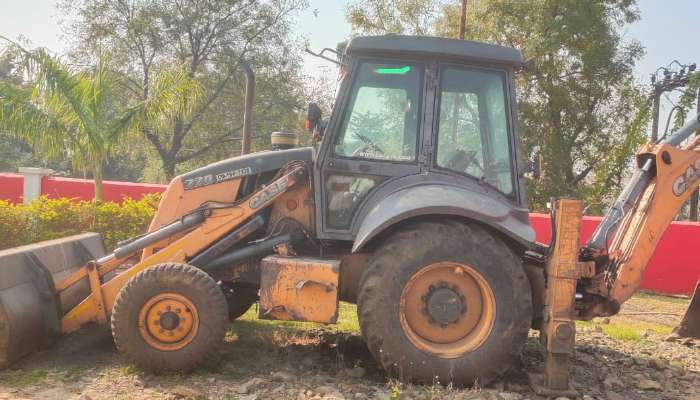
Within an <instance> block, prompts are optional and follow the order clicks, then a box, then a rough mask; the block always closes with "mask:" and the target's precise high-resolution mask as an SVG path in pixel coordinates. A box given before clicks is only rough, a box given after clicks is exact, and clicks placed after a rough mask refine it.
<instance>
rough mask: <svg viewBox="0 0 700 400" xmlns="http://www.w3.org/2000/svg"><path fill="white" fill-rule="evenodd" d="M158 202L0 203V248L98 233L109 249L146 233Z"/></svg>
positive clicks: (154, 199) (43, 200)
mask: <svg viewBox="0 0 700 400" xmlns="http://www.w3.org/2000/svg"><path fill="white" fill-rule="evenodd" d="M159 199H160V195H148V196H145V197H143V198H142V199H141V200H132V199H127V200H125V201H124V202H123V203H121V204H118V203H113V202H87V201H80V202H76V201H74V200H72V199H68V198H60V199H49V198H47V197H41V198H39V199H37V200H34V201H32V202H30V203H29V204H27V205H22V204H12V203H9V202H7V201H2V200H0V249H4V248H10V247H16V246H21V245H25V244H29V243H35V242H40V241H43V240H50V239H57V238H61V237H65V236H69V235H75V234H78V233H81V232H99V233H100V234H102V239H103V241H104V244H105V248H107V249H108V250H111V249H114V248H115V247H117V244H118V243H119V242H121V241H124V240H127V239H129V238H131V237H134V236H137V235H140V234H142V233H144V232H146V230H147V229H148V225H149V223H150V222H151V219H152V218H153V215H154V213H155V210H156V207H157V206H158V201H159Z"/></svg>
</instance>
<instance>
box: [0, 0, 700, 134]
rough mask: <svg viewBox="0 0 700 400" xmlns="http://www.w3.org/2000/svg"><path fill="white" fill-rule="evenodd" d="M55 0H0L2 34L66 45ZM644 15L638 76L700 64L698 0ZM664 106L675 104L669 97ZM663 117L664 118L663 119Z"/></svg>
mask: <svg viewBox="0 0 700 400" xmlns="http://www.w3.org/2000/svg"><path fill="white" fill-rule="evenodd" d="M581 1H585V0H581ZM55 3H56V0H0V34H2V35H5V36H8V37H10V38H13V39H16V38H17V37H18V36H19V35H24V36H25V37H27V38H28V39H29V40H31V41H32V43H33V44H35V45H37V46H44V47H47V48H49V49H51V50H52V51H54V52H59V53H60V52H62V51H63V50H64V49H65V44H64V41H63V40H62V38H61V36H62V34H61V27H60V19H61V17H60V15H59V13H58V11H57V10H56V7H55ZM346 4H347V1H340V0H336V1H333V0H310V2H309V7H308V9H307V10H305V11H303V12H302V13H301V14H300V15H299V16H298V18H297V23H296V27H295V31H296V33H297V34H298V35H300V36H302V37H305V38H306V39H307V40H308V43H309V47H310V48H312V49H315V50H320V49H322V48H324V47H331V48H333V47H335V45H336V43H338V42H340V41H342V40H344V39H346V38H347V37H348V36H349V35H350V25H349V24H348V23H347V22H346V21H345V15H344V14H345V7H346ZM638 4H639V9H640V12H641V16H642V18H641V21H639V22H637V23H635V24H633V25H631V26H629V27H627V28H625V32H624V34H625V37H627V38H629V39H636V40H639V41H640V42H641V43H642V44H643V45H644V47H645V48H646V54H645V56H644V57H643V58H642V60H640V62H639V63H638V65H637V67H636V71H635V75H636V77H637V78H638V79H639V80H640V81H642V82H644V83H647V82H649V75H650V74H651V73H652V72H653V71H654V70H656V69H657V68H658V67H660V66H666V65H668V64H669V63H670V62H671V61H673V60H674V59H677V60H678V61H680V62H681V63H691V62H698V63H699V64H700V40H698V36H699V35H698V31H697V27H696V24H697V16H698V15H700V1H699V0H638ZM304 63H305V65H304V69H305V70H306V72H307V73H308V74H310V75H317V74H323V73H327V69H324V68H323V67H324V66H327V63H326V62H324V61H321V60H318V59H316V58H314V57H311V56H307V57H305V58H304ZM665 106H666V107H665V108H666V109H668V108H670V105H669V104H668V103H667V102H666V104H665ZM662 121H663V119H662Z"/></svg>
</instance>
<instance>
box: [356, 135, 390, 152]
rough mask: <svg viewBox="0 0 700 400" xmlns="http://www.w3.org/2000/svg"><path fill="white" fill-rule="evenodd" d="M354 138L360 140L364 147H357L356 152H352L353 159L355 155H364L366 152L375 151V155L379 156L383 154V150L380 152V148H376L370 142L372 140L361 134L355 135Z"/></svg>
mask: <svg viewBox="0 0 700 400" xmlns="http://www.w3.org/2000/svg"><path fill="white" fill-rule="evenodd" d="M355 137H357V138H358V139H360V140H361V141H362V142H363V143H364V145H363V146H360V147H358V148H357V150H355V151H353V152H352V156H353V157H355V156H357V155H359V154H362V153H364V152H365V151H368V150H373V151H375V152H377V153H379V154H384V150H382V148H381V147H379V146H377V145H376V144H375V143H374V142H373V141H372V139H370V138H368V137H367V136H365V135H363V134H361V133H355Z"/></svg>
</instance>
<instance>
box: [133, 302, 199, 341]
mask: <svg viewBox="0 0 700 400" xmlns="http://www.w3.org/2000/svg"><path fill="white" fill-rule="evenodd" d="M198 327H199V316H198V314H197V309H196V308H195V306H194V304H193V303H192V302H191V301H190V300H189V299H188V298H186V297H185V296H182V295H180V294H177V293H160V294H157V295H155V296H153V297H151V298H150V299H149V300H148V301H147V302H146V303H145V304H144V305H143V307H141V311H140V312H139V332H140V333H141V337H142V338H143V339H144V340H145V341H146V343H148V344H149V345H150V346H151V347H154V348H156V349H158V350H164V351H173V350H179V349H181V348H183V347H185V346H187V345H188V344H189V343H190V342H192V339H194V337H195V335H196V334H197V329H198Z"/></svg>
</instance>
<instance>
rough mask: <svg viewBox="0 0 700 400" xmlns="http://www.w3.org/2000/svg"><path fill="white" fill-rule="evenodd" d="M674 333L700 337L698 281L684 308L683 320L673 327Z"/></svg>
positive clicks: (699, 286)
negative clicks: (688, 302) (685, 308)
mask: <svg viewBox="0 0 700 400" xmlns="http://www.w3.org/2000/svg"><path fill="white" fill-rule="evenodd" d="M674 333H675V334H676V335H678V336H680V337H691V338H695V339H700V281H698V284H697V285H696V286H695V293H693V298H691V299H690V304H689V305H688V309H687V310H685V315H684V316H683V320H681V323H680V325H678V327H676V329H674Z"/></svg>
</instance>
